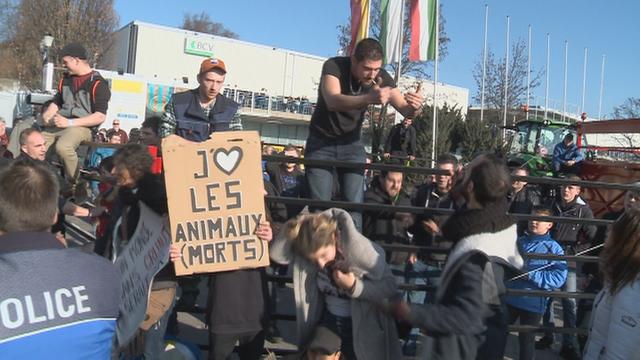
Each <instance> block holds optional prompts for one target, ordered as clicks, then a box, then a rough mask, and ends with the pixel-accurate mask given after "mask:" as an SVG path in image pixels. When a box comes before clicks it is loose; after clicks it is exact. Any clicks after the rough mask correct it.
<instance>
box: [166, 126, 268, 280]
mask: <svg viewBox="0 0 640 360" xmlns="http://www.w3.org/2000/svg"><path fill="white" fill-rule="evenodd" d="M162 158H163V165H164V169H165V183H166V186H167V199H168V201H169V223H170V224H171V240H172V242H173V244H175V245H177V246H178V249H179V250H180V254H181V255H182V257H181V260H180V261H178V262H176V263H175V270H176V274H177V275H188V274H193V273H211V272H218V271H228V270H235V269H242V268H256V267H262V266H267V265H269V252H268V245H267V242H266V241H262V240H260V239H258V237H257V236H255V235H254V232H255V230H256V228H257V226H258V224H259V223H260V222H261V221H263V219H264V193H263V191H264V186H263V180H262V163H261V151H260V137H259V135H258V133H257V132H255V131H232V132H216V133H213V134H212V136H211V139H209V140H207V141H205V142H199V143H196V142H191V141H187V140H185V139H183V138H181V137H179V136H176V135H172V136H169V137H167V138H165V139H163V141H162Z"/></svg>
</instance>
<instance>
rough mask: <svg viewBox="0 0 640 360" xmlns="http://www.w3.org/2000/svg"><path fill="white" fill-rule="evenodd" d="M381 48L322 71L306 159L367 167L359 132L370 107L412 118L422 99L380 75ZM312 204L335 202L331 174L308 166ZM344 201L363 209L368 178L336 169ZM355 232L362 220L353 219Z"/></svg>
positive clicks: (332, 62) (367, 42)
mask: <svg viewBox="0 0 640 360" xmlns="http://www.w3.org/2000/svg"><path fill="white" fill-rule="evenodd" d="M382 54H383V52H382V46H380V43H379V42H378V41H376V40H374V39H370V38H367V39H363V40H361V41H360V42H359V43H358V45H357V46H356V48H355V51H354V53H353V55H351V56H350V57H342V56H339V57H333V58H330V59H329V60H327V61H325V63H324V65H323V67H322V75H321V79H320V86H319V88H318V103H317V105H316V108H315V111H314V112H313V115H312V116H311V124H310V126H309V137H308V138H307V143H306V150H305V158H307V159H312V160H313V159H316V160H338V161H352V162H359V163H364V160H365V151H364V146H363V144H362V142H361V141H360V130H361V128H362V122H363V120H364V114H365V112H366V110H367V106H368V105H371V104H381V105H384V104H387V103H390V104H391V105H392V106H393V107H394V108H396V109H397V110H398V111H400V113H402V115H403V116H405V117H414V115H415V114H416V112H417V110H418V109H420V108H421V107H422V103H423V99H422V96H420V95H419V94H417V93H406V94H404V96H403V95H402V94H401V93H400V90H399V89H398V88H397V87H396V84H395V82H394V81H393V79H392V78H391V76H390V75H389V74H388V73H387V72H386V71H385V70H384V69H382ZM306 168H307V170H306V173H307V182H308V186H309V193H310V196H311V198H312V199H317V200H331V193H332V185H333V169H332V168H330V167H314V166H306ZM336 170H337V171H336V173H337V175H338V180H339V183H340V190H341V193H342V197H343V198H344V200H346V201H349V202H355V203H360V202H362V198H363V193H364V191H363V189H364V188H363V180H364V175H363V171H362V170H361V169H346V168H337V169H336ZM351 215H352V216H353V220H354V222H355V223H356V227H357V228H358V229H361V226H362V218H361V215H360V214H359V213H352V214H351Z"/></svg>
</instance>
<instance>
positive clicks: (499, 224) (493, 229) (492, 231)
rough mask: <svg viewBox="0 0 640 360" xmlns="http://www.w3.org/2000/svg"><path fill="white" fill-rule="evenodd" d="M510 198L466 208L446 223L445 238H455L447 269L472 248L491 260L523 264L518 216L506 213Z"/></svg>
mask: <svg viewBox="0 0 640 360" xmlns="http://www.w3.org/2000/svg"><path fill="white" fill-rule="evenodd" d="M507 206H508V204H507V202H506V201H504V202H499V203H495V204H489V205H488V206H486V207H484V208H483V209H466V208H463V209H461V210H459V211H457V212H456V213H455V214H453V215H452V216H451V218H450V219H449V221H447V223H446V224H445V225H444V226H443V228H442V233H443V235H444V237H445V238H447V239H449V240H451V241H453V242H454V246H453V248H452V249H451V252H450V253H449V256H448V258H447V262H446V264H445V269H444V272H446V271H447V269H449V268H450V267H451V266H452V265H453V264H454V263H455V262H456V260H458V259H459V258H460V257H462V256H463V255H465V254H466V253H468V252H470V251H474V250H475V251H480V252H482V253H484V254H486V255H487V256H488V257H489V258H490V259H491V260H492V261H498V262H502V263H505V264H508V265H510V266H512V267H514V268H516V269H521V268H522V267H523V266H524V260H523V259H522V256H521V255H520V252H519V251H518V245H517V240H518V233H517V227H516V225H515V218H514V217H513V216H511V215H508V214H507Z"/></svg>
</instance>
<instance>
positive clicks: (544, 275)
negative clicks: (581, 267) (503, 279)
mask: <svg viewBox="0 0 640 360" xmlns="http://www.w3.org/2000/svg"><path fill="white" fill-rule="evenodd" d="M518 248H519V249H520V252H521V253H522V254H526V253H533V254H555V255H564V251H563V250H562V247H561V246H560V245H559V244H558V243H557V242H556V241H555V240H553V239H552V238H551V235H549V233H548V232H547V233H546V234H545V235H531V234H525V235H524V236H521V237H520V238H518ZM549 264H552V265H550V266H549V267H546V268H544V269H540V268H541V267H543V266H546V265H549ZM535 269H540V270H537V271H533V272H531V273H530V274H528V275H527V276H526V277H522V278H520V279H518V280H514V281H509V282H507V287H508V288H509V289H521V290H549V291H551V290H554V289H558V288H560V287H562V285H564V282H565V281H566V280H567V262H566V261H564V260H545V259H527V260H526V262H525V267H524V268H523V271H524V272H529V271H532V270H535ZM548 300H549V299H548V298H546V297H541V296H509V297H507V304H509V305H511V306H513V307H516V308H518V309H522V310H526V311H530V312H534V313H539V314H542V313H544V311H545V308H546V304H547V301H548Z"/></svg>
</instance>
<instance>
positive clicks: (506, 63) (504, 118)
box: [502, 16, 511, 140]
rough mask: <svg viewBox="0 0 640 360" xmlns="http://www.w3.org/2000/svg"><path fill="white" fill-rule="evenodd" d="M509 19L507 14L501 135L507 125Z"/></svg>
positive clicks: (504, 132) (503, 133)
mask: <svg viewBox="0 0 640 360" xmlns="http://www.w3.org/2000/svg"><path fill="white" fill-rule="evenodd" d="M510 23H511V19H510V18H509V17H508V16H507V41H506V44H505V45H506V49H505V51H506V55H505V65H504V114H503V116H502V136H503V140H504V136H505V135H506V131H507V130H506V127H507V96H508V95H509V30H510V29H509V27H510Z"/></svg>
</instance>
